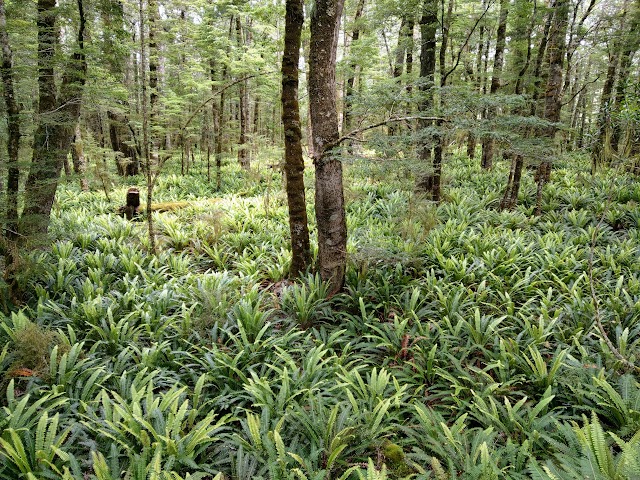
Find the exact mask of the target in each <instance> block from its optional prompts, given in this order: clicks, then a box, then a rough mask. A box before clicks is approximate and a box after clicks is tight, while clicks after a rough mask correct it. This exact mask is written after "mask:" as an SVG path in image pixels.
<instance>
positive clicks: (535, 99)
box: [531, 8, 556, 117]
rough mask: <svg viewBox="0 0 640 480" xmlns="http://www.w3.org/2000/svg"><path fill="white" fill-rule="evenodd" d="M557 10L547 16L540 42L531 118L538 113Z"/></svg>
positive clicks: (551, 10) (534, 74)
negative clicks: (543, 64)
mask: <svg viewBox="0 0 640 480" xmlns="http://www.w3.org/2000/svg"><path fill="white" fill-rule="evenodd" d="M555 12H556V10H555V8H554V9H550V10H549V13H548V14H547V20H546V22H545V24H544V31H543V33H542V38H541V40H540V46H539V47H538V53H537V55H536V61H535V67H534V69H533V79H534V80H533V95H532V101H531V116H532V117H533V116H535V115H536V113H537V111H538V99H539V98H540V85H541V84H542V63H543V60H544V56H545V53H546V51H547V43H548V42H549V35H550V34H551V23H552V21H553V18H554V14H555Z"/></svg>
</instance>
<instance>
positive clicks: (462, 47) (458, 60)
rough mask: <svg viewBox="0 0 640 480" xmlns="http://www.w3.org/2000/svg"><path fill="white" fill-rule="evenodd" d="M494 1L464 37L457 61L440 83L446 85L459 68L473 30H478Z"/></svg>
mask: <svg viewBox="0 0 640 480" xmlns="http://www.w3.org/2000/svg"><path fill="white" fill-rule="evenodd" d="M492 3H493V2H487V8H485V9H484V12H482V15H480V16H479V17H478V18H477V20H476V23H474V24H473V28H472V29H471V30H470V31H469V33H468V34H467V38H465V39H464V43H463V44H462V46H461V47H460V50H458V55H457V57H456V63H455V64H454V65H453V67H451V69H450V70H449V71H448V72H447V73H446V74H445V75H444V76H443V77H442V80H440V85H446V83H447V78H449V75H451V74H452V73H453V72H454V71H455V70H456V68H458V65H459V64H460V57H461V56H462V52H463V51H464V49H465V48H466V46H467V43H469V40H470V39H471V35H473V32H475V31H476V28H477V27H478V24H479V23H480V20H482V19H483V18H484V16H485V15H486V14H487V12H488V11H489V7H491V4H492Z"/></svg>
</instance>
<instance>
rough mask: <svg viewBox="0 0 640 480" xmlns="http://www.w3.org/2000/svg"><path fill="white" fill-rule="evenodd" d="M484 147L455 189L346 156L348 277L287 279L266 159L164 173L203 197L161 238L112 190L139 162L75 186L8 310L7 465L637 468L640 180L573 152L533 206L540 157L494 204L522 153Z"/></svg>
mask: <svg viewBox="0 0 640 480" xmlns="http://www.w3.org/2000/svg"><path fill="white" fill-rule="evenodd" d="M475 163H477V162H473V164H472V162H470V161H468V160H466V159H461V158H457V157H453V158H451V159H449V161H448V163H447V165H446V173H447V177H446V178H445V184H444V192H445V199H444V201H443V202H441V204H439V205H437V206H435V205H433V204H431V203H429V202H426V201H425V200H423V199H421V198H420V197H419V196H417V195H416V194H415V193H414V192H413V182H412V181H410V180H409V178H410V177H411V168H410V167H409V166H402V165H397V164H392V163H389V162H386V163H384V162H376V161H373V160H367V161H364V160H361V161H354V162H353V163H351V164H349V165H348V167H347V176H346V179H345V180H346V185H347V187H346V198H347V215H348V229H349V238H350V241H349V246H348V255H349V262H350V263H349V268H348V271H347V285H346V287H345V290H344V292H343V293H340V294H338V295H335V296H333V297H331V298H329V299H326V295H325V293H326V287H325V285H323V284H322V282H321V281H320V280H319V278H318V277H317V276H314V275H312V274H309V275H307V276H306V277H304V278H303V279H302V280H301V281H299V282H297V283H292V282H290V281H288V280H286V279H285V275H286V273H287V269H288V265H289V262H290V254H289V252H288V225H287V212H286V196H285V194H284V191H283V185H282V178H281V175H280V174H279V172H277V171H274V170H273V169H268V168H266V167H264V168H261V167H259V166H257V167H255V168H254V170H253V171H252V172H241V171H240V170H239V169H237V170H236V169H235V168H232V167H228V169H227V170H225V171H224V172H223V190H222V191H221V192H216V191H215V187H214V186H213V185H210V184H207V183H206V180H205V179H203V177H201V176H199V175H196V174H194V175H191V176H181V175H178V174H172V173H166V174H164V175H163V176H162V177H161V178H160V180H159V183H158V186H157V188H156V200H157V201H162V202H165V201H185V200H186V201H189V202H190V203H189V206H188V207H186V208H182V209H180V210H176V211H173V212H167V213H156V214H154V215H156V219H155V220H156V226H157V230H158V232H157V233H158V240H159V246H160V248H159V250H160V252H159V253H158V254H157V255H151V254H150V253H148V251H149V248H148V247H149V240H148V237H147V233H146V225H145V223H144V222H129V221H127V220H125V219H123V218H120V217H118V216H117V215H115V214H114V212H115V210H116V209H117V206H118V204H119V203H120V202H119V201H120V200H122V199H123V198H124V195H125V191H126V189H127V187H128V186H129V184H122V185H119V186H117V187H116V188H115V190H114V191H113V192H111V193H110V196H109V198H110V200H107V199H105V195H104V193H103V192H100V191H99V188H98V187H96V190H95V191H94V192H91V193H83V192H80V191H79V189H78V188H77V187H76V186H75V185H72V184H71V183H68V184H67V185H63V186H62V187H61V188H60V189H59V193H58V197H57V203H56V205H55V207H54V216H53V218H52V225H51V229H50V233H51V235H52V236H53V238H54V240H55V242H54V244H53V247H52V248H50V249H46V250H38V251H35V252H33V253H32V254H31V255H30V256H29V257H27V258H25V259H24V269H23V270H22V274H21V276H20V278H19V280H20V282H21V284H22V286H23V287H24V289H25V291H26V292H28V295H27V298H25V304H24V306H23V308H22V309H20V310H19V311H14V312H11V313H10V314H8V315H0V344H2V345H4V346H3V347H2V350H1V352H0V375H1V377H0V381H1V385H2V389H1V390H2V400H1V404H2V408H1V410H0V429H1V431H2V434H1V435H0V458H1V462H0V478H2V479H20V478H25V479H47V478H52V479H56V478H65V479H96V480H116V479H121V478H126V479H131V480H134V479H135V480H143V479H175V480H179V479H188V478H190V479H214V478H215V479H238V480H239V479H260V478H264V479H267V478H268V479H274V480H275V479H315V480H320V479H358V478H362V479H372V480H373V479H396V478H415V479H426V478H434V479H438V480H443V479H448V478H469V479H490V478H491V479H493V478H496V479H498V478H513V479H518V478H538V479H556V478H557V479H584V478H589V479H633V478H640V383H639V380H638V378H639V377H638V372H637V370H633V369H631V368H629V365H628V363H627V362H631V363H640V358H638V357H639V356H640V355H639V352H640V244H639V241H640V209H639V207H638V205H639V204H640V183H638V182H637V179H636V178H634V177H632V176H629V175H627V174H626V173H624V172H620V171H617V172H614V171H609V172H606V173H600V174H598V175H596V176H593V177H592V176H591V175H588V174H587V173H586V171H587V168H588V167H587V165H588V161H587V160H585V159H581V158H579V157H569V156H568V157H566V158H564V159H562V160H560V161H558V162H557V164H556V169H555V170H554V172H553V176H552V181H551V183H550V184H549V185H547V186H546V187H545V191H544V202H543V213H542V215H540V216H536V215H534V210H535V205H534V202H535V185H534V183H533V179H532V178H529V177H527V178H526V179H524V180H523V181H524V184H523V187H522V191H521V195H520V200H519V203H520V205H519V206H518V207H517V208H516V209H515V210H514V211H511V212H503V211H499V209H498V206H499V202H500V198H501V195H502V190H503V188H504V185H503V184H504V180H505V179H506V175H507V172H506V170H504V169H506V167H507V166H506V165H500V166H498V167H497V169H496V170H494V171H492V172H487V171H481V170H480V167H479V166H476V165H475ZM308 173H309V172H308ZM134 183H135V182H134ZM138 183H139V184H140V186H142V184H143V180H142V179H139V182H138ZM312 183H313V182H312V177H311V176H309V178H308V186H309V188H310V189H311V188H312ZM312 203H313V202H309V204H310V205H309V213H310V218H313V211H312V205H311V204H312ZM312 228H313V225H312Z"/></svg>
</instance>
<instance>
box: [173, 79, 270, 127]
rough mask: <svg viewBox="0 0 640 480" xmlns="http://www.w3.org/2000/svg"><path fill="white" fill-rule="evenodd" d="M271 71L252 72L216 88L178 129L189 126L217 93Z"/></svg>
mask: <svg viewBox="0 0 640 480" xmlns="http://www.w3.org/2000/svg"><path fill="white" fill-rule="evenodd" d="M272 73H276V72H275V71H268V72H260V73H254V74H252V75H247V76H245V77H242V78H238V79H237V80H234V81H233V82H231V83H228V84H226V85H225V86H224V87H222V88H220V89H219V90H216V91H215V92H213V93H212V94H211V97H209V98H208V99H206V100H205V101H204V102H202V103H201V104H200V105H198V106H197V107H196V109H195V110H194V111H193V113H192V114H191V115H190V116H189V118H188V119H187V121H186V122H185V124H184V125H183V126H182V128H181V129H180V130H184V129H186V128H187V127H188V126H189V124H190V123H191V122H192V121H193V119H194V118H195V116H196V115H197V114H198V112H200V110H202V109H203V108H204V107H206V106H207V104H208V103H209V102H210V101H212V100H215V99H216V98H217V97H218V95H220V94H221V93H222V92H224V91H225V90H228V89H229V88H231V87H233V86H234V85H237V84H238V83H242V82H244V81H245V80H249V79H250V78H255V77H261V76H263V75H271V74H272Z"/></svg>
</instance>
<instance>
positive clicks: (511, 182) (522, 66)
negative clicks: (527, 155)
mask: <svg viewBox="0 0 640 480" xmlns="http://www.w3.org/2000/svg"><path fill="white" fill-rule="evenodd" d="M531 3H533V4H532V5H531ZM530 8H531V9H532V10H533V11H531V10H530ZM536 11H537V3H536V0H533V2H531V0H518V1H517V2H516V3H515V4H514V13H515V16H516V18H522V17H526V16H531V22H530V23H529V27H528V29H527V30H525V29H524V28H522V26H521V24H519V27H518V28H516V29H515V30H514V34H513V36H514V39H513V42H514V47H513V48H514V49H516V52H515V55H516V57H515V58H516V60H515V69H516V70H517V72H518V76H517V79H516V83H515V88H514V93H515V94H516V95H522V92H523V91H524V80H525V75H526V73H527V70H528V69H529V66H530V64H531V35H532V33H533V28H534V26H535V17H536ZM523 43H524V44H525V45H526V48H525V49H524V54H523V51H522V49H521V48H520V49H518V46H520V47H521V45H522V44H523ZM518 44H519V45H518ZM526 112H527V108H526V107H521V108H520V109H518V110H517V113H518V114H520V115H526V114H527V113H526ZM527 135H528V132H525V136H527ZM523 167H524V157H523V155H522V154H521V153H516V154H514V155H512V158H511V169H510V173H509V179H508V181H507V187H506V188H505V192H504V195H503V197H502V201H501V202H500V208H501V209H502V210H512V209H514V208H515V206H516V204H517V203H518V194H519V192H520V183H521V182H520V181H521V178H522V169H523Z"/></svg>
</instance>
